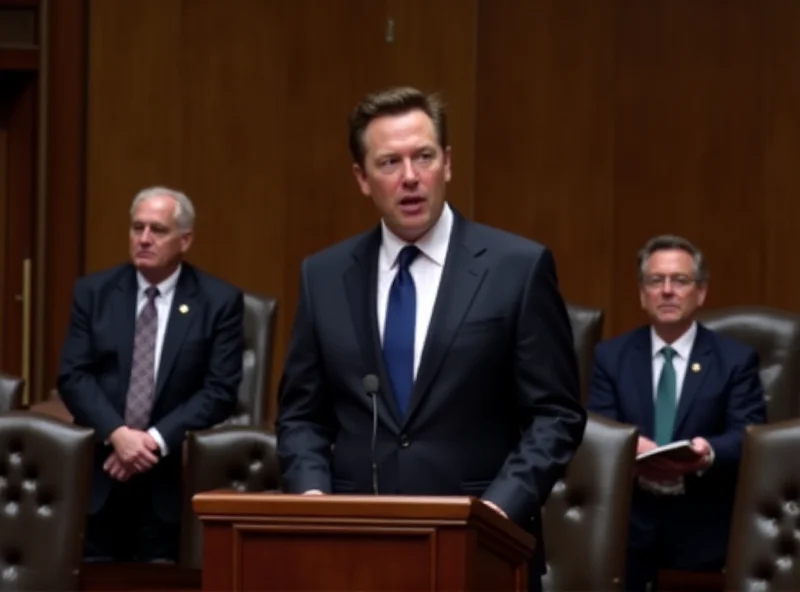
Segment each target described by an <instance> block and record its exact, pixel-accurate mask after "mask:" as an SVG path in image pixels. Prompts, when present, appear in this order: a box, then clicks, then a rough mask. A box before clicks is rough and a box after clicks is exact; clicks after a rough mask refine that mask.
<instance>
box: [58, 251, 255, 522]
mask: <svg viewBox="0 0 800 592" xmlns="http://www.w3.org/2000/svg"><path fill="white" fill-rule="evenodd" d="M137 289H138V286H137V281H136V269H135V268H134V266H133V265H131V264H125V265H121V266H118V267H115V268H112V269H110V270H106V271H102V272H99V273H95V274H92V275H89V276H86V277H84V278H81V279H79V280H78V281H77V283H76V284H75V289H74V296H73V303H72V313H71V318H70V324H69V329H68V331H67V335H66V338H65V341H64V345H63V348H62V351H61V365H60V368H59V376H58V392H59V394H60V395H61V398H62V399H63V401H64V403H65V405H66V406H67V408H68V409H69V411H70V413H72V415H73V416H74V418H75V423H77V424H79V425H84V426H88V427H91V428H93V429H94V430H95V437H96V440H97V447H96V450H95V462H94V474H93V479H92V494H91V502H90V510H89V511H90V513H95V512H97V511H99V510H100V508H101V507H102V506H103V504H104V503H105V500H106V498H107V496H108V492H109V490H110V488H111V485H112V483H113V480H112V479H111V477H109V476H108V474H107V473H106V472H105V471H103V463H104V462H105V460H106V458H107V457H108V455H109V454H110V453H111V451H112V450H113V449H112V448H111V446H109V445H107V444H105V442H106V440H107V439H108V437H109V435H111V433H112V432H113V431H114V430H116V429H117V428H118V427H120V426H122V425H124V420H123V418H124V416H125V398H126V394H127V391H128V382H129V380H130V373H131V363H132V360H133V338H134V332H135V327H136V296H137ZM181 307H183V308H184V310H185V312H181V310H180V309H181ZM243 313H244V305H243V297H242V293H241V291H240V290H239V289H237V288H235V287H233V286H231V285H229V284H227V283H225V282H223V281H221V280H219V279H216V278H214V277H212V276H210V275H208V274H205V273H203V272H201V271H200V270H198V269H196V268H194V267H192V266H191V265H189V264H187V263H183V266H182V270H181V274H180V276H179V278H178V283H177V285H176V287H175V294H174V297H173V301H172V310H171V312H170V318H169V322H168V324H167V331H166V335H165V336H164V343H163V346H162V349H161V360H160V363H159V369H158V376H157V384H156V394H155V396H156V399H155V404H154V407H153V410H152V416H151V425H152V426H154V427H155V428H156V429H157V430H158V432H159V433H160V434H161V436H162V437H163V438H164V441H165V443H166V445H167V448H168V450H169V454H168V455H167V456H166V457H165V458H162V459H161V460H159V462H158V464H157V465H156V466H155V467H154V468H153V469H151V471H152V473H153V483H154V489H153V495H154V502H155V505H156V509H157V511H158V512H159V514H160V515H161V517H162V519H164V520H167V521H176V520H178V519H179V518H180V498H181V481H180V479H181V458H182V454H181V450H182V444H183V439H184V435H185V434H186V431H187V430H199V429H205V428H209V427H211V426H213V425H214V424H216V423H219V422H220V421H222V420H224V419H225V418H226V417H228V416H229V415H230V414H231V413H232V411H233V408H234V405H235V403H236V398H237V390H238V387H239V382H240V381H241V376H242V355H243V348H244V328H243Z"/></svg>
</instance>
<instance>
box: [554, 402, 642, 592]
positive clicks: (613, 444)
mask: <svg viewBox="0 0 800 592" xmlns="http://www.w3.org/2000/svg"><path fill="white" fill-rule="evenodd" d="M638 438H639V430H638V429H637V428H636V427H635V426H631V425H624V424H621V423H617V422H615V421H611V420H609V419H606V418H604V417H601V416H599V415H596V414H593V413H590V414H589V419H588V421H587V423H586V432H585V434H584V437H583V442H582V443H581V445H580V447H579V448H578V450H577V452H576V454H575V457H574V458H573V460H572V462H571V463H570V465H569V467H568V468H567V472H566V475H565V476H564V479H562V480H561V481H559V482H558V483H556V485H555V487H554V488H553V491H552V493H551V494H550V497H549V499H548V500H547V503H546V504H545V507H544V512H543V515H542V520H543V526H544V540H545V545H546V555H547V563H548V565H547V574H546V575H545V576H544V578H543V579H542V585H543V589H544V590H547V591H551V592H558V591H562V590H563V591H564V592H567V591H573V590H593V591H604V590H622V589H623V580H624V577H625V550H626V546H627V541H628V519H629V516H630V505H631V494H632V491H633V480H634V465H635V462H636V442H637V440H638Z"/></svg>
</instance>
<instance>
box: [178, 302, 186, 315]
mask: <svg viewBox="0 0 800 592" xmlns="http://www.w3.org/2000/svg"><path fill="white" fill-rule="evenodd" d="M178 310H179V311H181V314H186V313H187V312H189V307H188V306H186V305H185V304H181V305H180V306H179V307H178Z"/></svg>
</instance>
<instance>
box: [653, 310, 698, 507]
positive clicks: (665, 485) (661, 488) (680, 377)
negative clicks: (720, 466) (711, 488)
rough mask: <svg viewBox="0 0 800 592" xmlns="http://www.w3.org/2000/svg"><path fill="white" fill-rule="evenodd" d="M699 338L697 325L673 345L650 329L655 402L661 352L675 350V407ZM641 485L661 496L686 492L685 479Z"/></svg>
mask: <svg viewBox="0 0 800 592" xmlns="http://www.w3.org/2000/svg"><path fill="white" fill-rule="evenodd" d="M695 337H697V323H692V325H691V326H690V327H689V328H688V329H687V330H686V332H685V333H684V334H683V335H681V336H680V337H679V338H678V339H676V340H675V341H674V342H672V343H671V344H668V343H667V342H666V341H664V340H663V339H661V337H659V336H658V334H657V333H656V331H655V329H653V328H652V327H651V328H650V343H651V344H652V348H653V349H652V356H653V360H652V364H653V400H655V399H656V395H657V394H658V380H659V378H661V371H662V370H663V369H664V362H665V360H664V355H663V354H662V353H661V350H662V349H663V348H664V347H666V346H667V345H669V346H671V347H672V349H673V350H675V354H674V355H673V357H672V365H673V366H674V367H675V405H676V406H677V405H678V402H679V401H680V398H681V392H682V391H683V383H684V381H685V380H686V370H687V369H688V368H689V360H690V358H691V355H692V348H693V347H694V340H695ZM713 462H714V450H713V449H712V450H711V454H710V455H709V463H713ZM704 472H705V470H701V471H698V472H697V474H698V475H702V474H703V473H704ZM639 484H640V485H641V486H642V488H644V489H647V490H648V491H651V492H653V493H657V494H661V495H681V494H683V493H685V492H686V490H685V485H684V481H683V477H680V478H678V479H677V480H676V481H673V482H659V483H656V482H653V481H648V480H647V479H644V478H641V477H640V478H639Z"/></svg>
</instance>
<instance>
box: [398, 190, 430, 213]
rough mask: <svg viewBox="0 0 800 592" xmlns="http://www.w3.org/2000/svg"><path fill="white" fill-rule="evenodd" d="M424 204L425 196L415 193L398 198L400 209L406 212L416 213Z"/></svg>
mask: <svg viewBox="0 0 800 592" xmlns="http://www.w3.org/2000/svg"><path fill="white" fill-rule="evenodd" d="M424 204H425V198H424V197H420V196H417V195H409V196H407V197H404V198H402V199H401V200H400V210H401V211H402V212H403V213H406V214H415V213H418V212H419V211H420V210H421V209H422V206H423V205H424Z"/></svg>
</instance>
